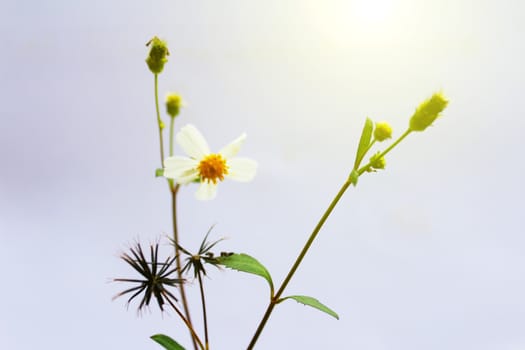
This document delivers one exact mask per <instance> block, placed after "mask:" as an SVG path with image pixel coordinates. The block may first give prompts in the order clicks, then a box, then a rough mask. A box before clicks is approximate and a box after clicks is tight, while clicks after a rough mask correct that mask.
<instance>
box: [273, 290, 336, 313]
mask: <svg viewBox="0 0 525 350" xmlns="http://www.w3.org/2000/svg"><path fill="white" fill-rule="evenodd" d="M286 299H293V300H295V301H297V302H298V303H301V304H304V305H307V306H311V307H313V308H316V309H317V310H321V311H322V312H326V313H327V314H328V315H330V316H332V317H335V318H337V319H339V315H337V314H336V313H335V311H334V310H332V309H330V308H329V307H327V306H326V305H323V304H322V303H321V302H320V301H319V300H317V299H315V298H312V297H308V296H306V295H291V296H289V297H286V298H282V299H281V300H279V302H281V301H284V300H286Z"/></svg>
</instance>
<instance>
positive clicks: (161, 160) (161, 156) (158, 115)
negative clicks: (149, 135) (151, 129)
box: [155, 74, 164, 166]
mask: <svg viewBox="0 0 525 350" xmlns="http://www.w3.org/2000/svg"><path fill="white" fill-rule="evenodd" d="M155 109H156V111H157V124H158V126H159V140H160V165H161V166H162V165H163V164H164V137H163V136H162V129H163V124H162V119H160V110H159V75H158V74H155Z"/></svg>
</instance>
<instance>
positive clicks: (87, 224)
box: [0, 0, 525, 350]
mask: <svg viewBox="0 0 525 350" xmlns="http://www.w3.org/2000/svg"><path fill="white" fill-rule="evenodd" d="M369 6H372V7H373V8H369ZM0 30H1V34H2V44H1V47H2V49H1V55H0V89H1V90H0V102H1V103H0V118H1V119H0V121H1V129H0V158H1V159H2V169H1V171H0V279H1V280H2V282H1V288H0V300H1V304H2V306H1V307H0V349H6V350H23V349H24V350H25V349H53V350H62V349H75V350H88V349H89V350H91V349H141V350H146V349H152V350H155V349H160V347H159V346H158V345H157V344H155V343H153V342H152V341H151V340H150V339H149V336H151V335H152V334H155V333H166V334H169V335H171V336H173V337H174V338H176V339H178V340H179V341H180V342H181V343H183V344H184V345H186V346H187V348H188V349H190V343H189V338H188V335H187V332H186V330H185V329H184V328H183V326H182V324H181V323H180V322H179V320H178V319H177V318H176V317H175V316H174V315H173V314H167V315H164V316H162V315H160V314H159V312H158V311H157V309H156V308H155V307H152V308H151V313H145V314H144V315H143V316H142V317H137V316H136V313H135V307H136V304H133V305H131V306H130V308H129V310H128V311H126V307H125V300H124V299H121V300H117V301H114V302H112V301H111V297H112V296H113V295H115V294H116V293H117V292H118V291H120V290H122V289H124V288H125V287H126V286H124V285H119V284H116V283H108V281H109V280H110V279H111V278H113V277H133V276H135V275H134V273H133V272H132V271H131V269H130V268H128V267H127V266H126V265H125V264H124V263H123V262H122V261H120V260H119V259H118V255H119V253H120V252H121V251H122V250H123V249H125V248H126V247H127V246H128V245H129V244H130V243H132V242H133V241H134V239H137V238H140V240H141V241H142V242H145V243H148V242H152V241H155V240H156V239H158V238H159V237H162V236H163V235H166V234H169V232H170V216H169V210H170V199H169V194H168V192H167V189H166V185H165V183H164V182H163V181H162V180H160V179H155V178H154V177H153V174H154V170H155V168H157V167H158V166H159V155H158V135H157V129H156V125H155V114H154V101H153V76H152V74H151V73H150V72H149V71H148V69H147V67H146V64H145V62H144V59H145V57H146V54H147V48H146V47H145V46H144V44H145V43H146V42H147V41H148V40H149V39H150V38H151V37H152V36H153V35H158V36H160V37H162V38H163V39H165V40H167V42H168V44H169V48H170V51H171V56H170V61H169V63H168V64H167V66H166V68H165V72H164V73H163V74H162V75H161V76H160V92H161V96H164V95H165V93H166V92H167V91H178V92H180V93H181V94H182V95H183V97H184V99H185V100H186V101H187V105H188V106H187V107H186V108H185V109H184V110H183V112H182V114H181V116H180V118H179V119H178V121H177V123H178V124H177V129H178V128H180V127H181V126H182V125H184V124H186V123H192V124H194V125H196V126H197V127H198V128H199V129H200V130H201V131H202V132H203V133H204V135H205V136H206V137H207V139H208V141H209V143H210V145H211V147H212V148H213V149H216V150H218V149H219V148H220V147H222V146H223V145H224V144H226V143H228V142H229V141H231V140H233V139H234V138H235V137H237V136H238V135H239V134H240V133H242V132H246V133H247V134H248V139H247V141H246V143H245V147H244V148H243V149H242V150H241V155H242V156H248V157H251V158H253V159H256V160H257V161H258V162H259V166H260V167H259V172H258V174H257V177H256V178H255V180H254V181H253V182H252V183H250V184H241V183H234V182H229V183H224V184H222V185H221V186H220V188H219V194H218V197H217V199H216V200H214V201H211V202H198V201H196V200H195V199H194V197H193V193H194V191H195V190H196V187H195V186H188V187H187V188H183V190H182V191H181V196H180V229H181V235H182V239H183V243H184V244H185V245H186V246H188V247H190V248H191V249H194V248H196V247H197V246H198V243H199V242H200V240H201V238H202V236H203V235H204V234H205V232H206V231H207V230H208V228H209V227H210V226H211V225H213V224H215V225H216V226H215V229H214V231H213V235H212V237H213V238H219V237H222V236H227V237H229V240H228V241H226V242H224V243H223V244H222V245H221V246H220V247H219V250H229V251H236V252H245V253H248V254H250V255H253V256H255V257H257V258H258V259H259V260H260V261H261V262H263V263H264V264H265V265H266V266H267V267H268V269H269V270H270V272H271V273H272V275H273V277H274V280H275V282H276V283H277V284H280V282H281V281H282V279H283V278H284V276H285V274H286V272H287V270H288V268H289V267H290V265H291V264H292V262H293V260H294V259H295V256H296V255H297V253H298V252H299V250H300V248H301V246H302V245H303V243H304V241H305V240H306V238H307V236H308V235H309V233H310V232H311V230H312V228H313V227H314V226H315V224H316V222H317V220H318V219H319V218H320V216H321V214H322V212H323V211H324V210H325V208H326V207H327V205H328V204H329V202H330V200H331V198H332V197H333V195H335V193H336V192H337V190H338V188H339V187H340V185H341V184H342V182H343V181H344V179H345V177H346V176H347V174H348V173H349V171H350V167H351V165H352V162H353V159H354V154H355V150H356V145H357V142H358V137H359V134H360V131H361V128H362V124H363V122H364V119H365V117H366V116H369V117H371V118H372V119H374V120H387V121H389V122H390V123H391V124H392V125H393V127H394V130H395V135H399V134H400V133H401V132H403V131H404V129H405V128H406V125H407V123H408V118H409V117H410V115H411V113H412V112H413V111H414V108H415V107H416V106H417V104H419V103H420V102H421V101H422V100H423V99H425V98H426V97H428V96H430V95H431V94H432V93H433V92H435V91H438V90H440V89H442V90H443V92H444V93H445V94H446V95H447V96H448V97H449V98H450V105H449V108H448V109H447V110H446V111H445V113H444V115H443V117H442V118H441V119H439V120H438V121H437V122H436V123H435V126H434V127H432V128H431V129H429V130H428V131H426V132H424V133H423V134H415V135H411V136H410V137H409V138H408V139H407V140H406V141H405V142H403V143H402V144H401V145H400V146H399V147H398V148H397V149H395V151H394V152H393V153H392V154H391V155H390V156H389V157H388V158H387V162H388V165H387V170H386V171H384V172H380V173H377V174H369V175H366V176H363V177H362V178H361V179H360V182H359V185H358V186H357V188H351V189H350V190H349V191H348V192H347V194H346V195H345V197H343V199H342V200H341V202H340V204H339V206H338V207H337V208H336V210H335V211H334V212H333V214H332V216H331V217H330V218H329V220H328V222H327V224H326V226H325V227H324V228H323V230H322V232H321V234H320V236H319V239H318V241H317V242H316V243H315V245H314V247H313V249H312V250H311V252H310V254H309V255H308V256H307V258H306V259H305V261H304V264H303V265H302V266H301V268H300V269H299V271H298V273H297V274H296V276H295V278H294V279H293V280H292V282H291V283H290V285H289V287H288V289H287V294H306V295H311V296H314V297H316V298H318V299H319V300H321V301H323V302H324V303H326V304H327V305H329V306H330V307H332V308H333V309H334V310H336V311H337V312H338V313H339V315H340V317H341V319H340V320H339V321H337V320H335V319H332V318H331V317H329V316H327V315H325V314H323V313H320V312H317V311H316V310H313V309H311V308H307V307H304V306H302V305H299V304H296V303H295V302H292V301H290V302H287V303H284V304H282V305H280V306H279V307H277V308H276V309H275V312H274V313H273V315H272V317H271V319H270V322H269V323H268V326H267V327H266V329H265V330H264V332H263V334H262V336H261V338H260V341H259V343H258V346H257V349H336V348H337V349H359V350H422V349H424V350H427V349H428V350H443V349H447V350H466V349H476V350H525V297H524V295H525V254H524V251H525V235H524V231H525V230H523V228H522V223H523V214H524V195H525V188H524V183H523V178H524V176H525V171H524V169H525V167H524V165H523V142H522V138H523V135H524V132H525V121H524V115H523V111H524V110H525V103H524V97H523V96H524V92H525V91H524V83H525V68H524V67H525V63H524V62H525V40H524V36H525V3H523V2H521V1H518V0H515V1H512V0H502V1H479V0H478V1H464V0H455V1H415V0H403V1H401V0H399V1H396V0H391V1H387V0H383V1H379V0H368V1H365V0H356V1H326V0H323V1H320V0H319V1H313V0H309V1H305V0H303V1H298V0H297V1H291V0H290V1H289V0H266V1H246V0H238V1H232V0H213V1H200V0H199V1H176V0H170V1H167V0H166V1H129V0H126V1H123V0H118V1H103V0H92V1H59V0H50V1H24V0H16V1H15V0H2V1H1V2H0ZM177 152H180V150H179V149H177ZM163 248H164V252H165V253H166V254H168V253H170V252H171V249H170V247H169V246H163ZM210 272H211V273H210V278H209V279H207V280H206V282H205V283H206V288H207V291H208V308H209V312H210V315H209V321H210V329H211V330H210V338H211V345H212V349H243V348H245V347H246V345H247V344H248V342H249V339H250V338H251V335H252V334H253V332H254V330H255V328H256V325H257V323H258V321H259V319H260V318H261V316H262V314H263V312H264V309H265V307H266V304H267V294H268V291H267V287H266V284H265V282H264V280H262V279H260V278H257V277H255V276H250V275H244V274H241V273H238V272H233V271H215V270H213V269H212V270H210ZM197 292H198V288H197V284H193V285H191V286H190V288H189V293H190V298H191V301H192V303H191V304H192V310H193V317H194V319H199V315H200V311H199V304H198V298H197V295H198V294H197Z"/></svg>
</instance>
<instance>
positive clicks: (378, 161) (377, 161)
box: [368, 152, 386, 172]
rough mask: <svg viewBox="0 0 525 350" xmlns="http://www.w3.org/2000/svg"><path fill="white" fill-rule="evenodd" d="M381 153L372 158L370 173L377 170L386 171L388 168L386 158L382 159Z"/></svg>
mask: <svg viewBox="0 0 525 350" xmlns="http://www.w3.org/2000/svg"><path fill="white" fill-rule="evenodd" d="M380 155H381V152H377V153H376V154H374V155H373V156H372V157H370V168H369V170H368V171H369V172H370V171H374V170H376V169H384V168H385V166H386V160H385V157H380Z"/></svg>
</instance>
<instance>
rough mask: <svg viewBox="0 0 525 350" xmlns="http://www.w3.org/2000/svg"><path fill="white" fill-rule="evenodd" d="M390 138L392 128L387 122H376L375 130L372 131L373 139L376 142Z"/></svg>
mask: <svg viewBox="0 0 525 350" xmlns="http://www.w3.org/2000/svg"><path fill="white" fill-rule="evenodd" d="M391 137H392V127H391V126H390V124H388V123H387V122H378V123H376V128H375V130H374V139H376V141H379V142H381V141H384V140H386V139H389V138H391Z"/></svg>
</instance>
